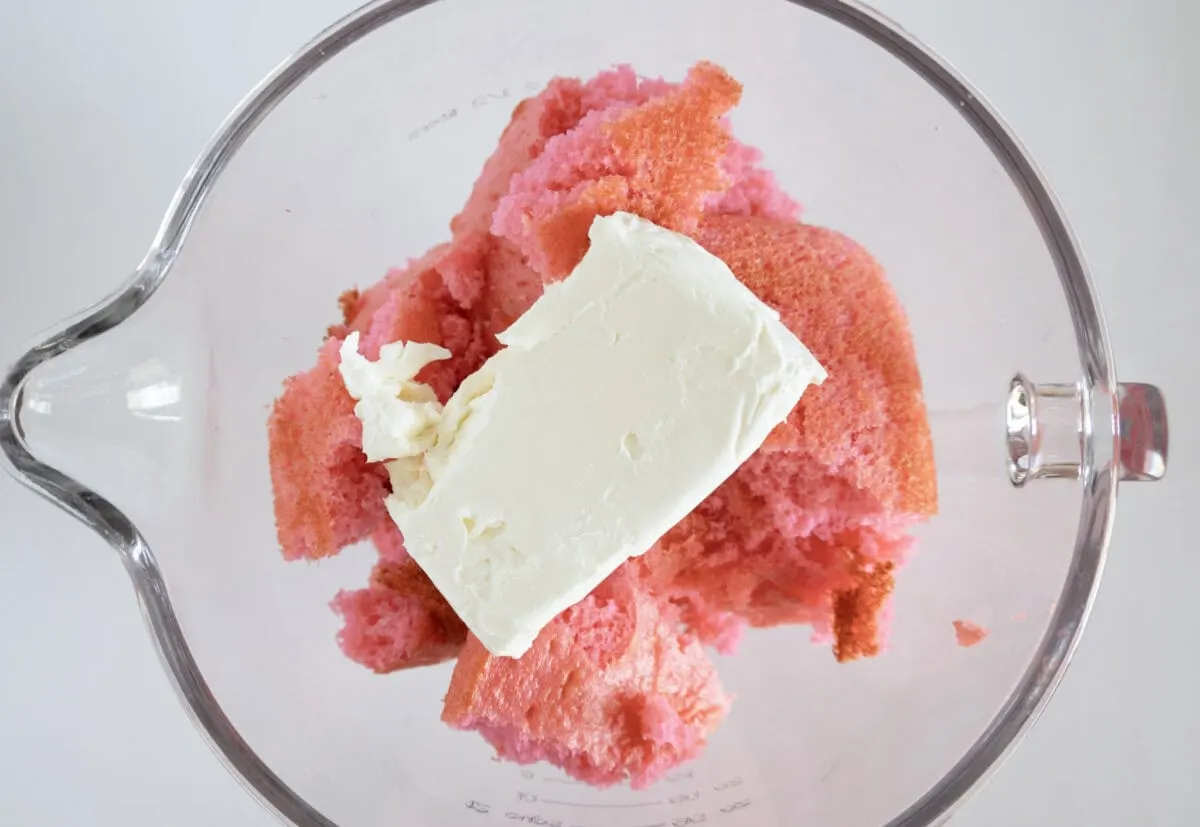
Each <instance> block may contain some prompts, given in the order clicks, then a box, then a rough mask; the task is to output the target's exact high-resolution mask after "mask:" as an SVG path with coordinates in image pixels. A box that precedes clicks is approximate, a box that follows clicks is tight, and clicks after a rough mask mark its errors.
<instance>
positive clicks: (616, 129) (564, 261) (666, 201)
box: [492, 63, 741, 281]
mask: <svg viewBox="0 0 1200 827" xmlns="http://www.w3.org/2000/svg"><path fill="white" fill-rule="evenodd" d="M740 97H741V86H740V85H739V84H738V83H737V81H735V80H734V79H733V78H731V77H730V76H729V75H728V74H726V72H725V71H724V70H723V69H721V68H719V67H717V66H714V65H713V64H711V63H700V64H697V65H696V66H695V67H693V68H692V70H691V71H689V72H688V77H687V80H685V81H684V83H683V84H681V85H680V86H678V87H676V88H673V89H671V90H670V91H668V92H667V93H666V94H663V95H661V96H659V97H655V98H651V99H650V100H648V101H647V102H645V103H643V104H641V105H639V106H631V105H617V106H612V107H610V108H608V109H605V110H595V111H592V112H590V113H588V114H587V115H585V116H584V117H583V118H582V119H581V120H580V121H579V123H578V125H577V126H576V127H575V128H574V129H572V130H571V131H570V132H568V133H566V134H564V135H561V136H556V137H554V138H551V139H550V140H549V141H547V142H546V146H545V149H544V150H543V151H542V153H541V155H540V156H539V157H538V158H537V160H536V161H534V162H533V163H532V164H530V165H529V167H528V168H527V169H525V170H524V171H523V172H521V173H519V174H517V175H515V176H513V179H512V182H511V184H510V186H509V191H508V194H507V195H505V196H504V197H503V198H501V199H500V201H499V203H498V205H497V207H496V213H495V217H494V219H493V222H492V232H493V233H495V234H496V235H498V236H502V237H504V238H507V239H508V240H510V241H512V242H513V243H514V244H515V245H516V246H517V247H518V249H520V250H521V252H522V253H524V254H525V256H526V258H527V259H528V261H529V265H530V266H531V267H532V268H533V269H534V270H535V271H537V272H538V273H539V274H540V275H541V276H542V277H543V279H545V280H547V281H553V280H557V279H561V278H563V277H564V276H566V275H567V274H568V273H569V272H570V271H571V270H572V269H573V268H574V266H575V265H576V264H577V263H578V262H579V259H580V258H582V256H583V253H584V251H585V250H586V248H587V233H588V228H589V227H590V226H591V223H592V219H593V218H595V217H596V216H597V215H610V214H612V213H614V212H616V211H618V210H626V211H628V212H632V213H636V214H637V215H640V216H642V217H643V218H646V219H649V220H650V221H653V222H655V223H656V224H658V225H660V226H662V227H666V228H668V229H672V230H677V231H679V232H690V231H691V230H693V229H695V226H696V223H697V222H698V220H699V218H700V214H701V212H702V211H703V208H704V204H705V202H706V200H707V199H708V198H709V197H710V196H712V195H713V194H714V193H720V192H723V191H724V190H725V189H727V188H728V187H729V184H730V180H729V177H728V175H727V174H726V173H725V172H724V170H722V168H721V161H722V159H723V158H724V157H725V154H726V151H727V150H728V147H729V142H730V137H729V133H728V131H727V130H726V128H725V126H724V124H723V122H722V118H723V116H724V115H725V113H726V112H728V111H729V109H731V108H732V107H733V106H734V105H736V104H737V102H738V100H739V98H740Z"/></svg>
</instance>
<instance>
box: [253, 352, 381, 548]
mask: <svg viewBox="0 0 1200 827" xmlns="http://www.w3.org/2000/svg"><path fill="white" fill-rule="evenodd" d="M340 346H341V341H340V340H339V339H330V340H328V341H327V342H326V343H325V344H324V345H323V346H322V348H321V350H320V353H319V354H318V357H317V364H316V366H315V367H314V368H312V369H311V370H308V371H306V372H304V373H301V374H298V375H296V376H293V377H292V378H290V379H288V380H287V382H286V383H285V384H284V390H283V395H282V396H281V397H280V398H279V400H278V401H277V402H276V403H275V406H274V408H273V409H272V411H271V417H270V420H269V422H268V429H269V433H270V465H271V485H272V489H273V492H274V502H275V523H276V526H277V529H278V532H279V544H280V547H281V549H282V551H283V556H284V558H285V559H287V560H301V559H310V560H311V559H317V558H320V557H327V556H329V555H331V554H335V553H336V552H338V551H339V550H340V549H341V548H342V547H343V546H346V545H349V544H351V543H356V542H358V541H359V540H362V539H364V538H366V537H367V535H369V534H370V533H371V532H372V531H373V530H374V529H375V527H376V526H378V525H379V524H381V523H382V522H383V521H384V520H386V519H387V513H386V511H385V510H384V506H383V498H384V497H385V496H386V495H387V493H388V487H387V474H386V473H384V471H383V469H382V468H377V467H373V466H371V465H369V464H368V463H367V461H366V458H365V457H364V456H363V452H362V425H361V423H359V421H358V419H357V418H356V417H355V416H354V402H353V400H351V399H350V397H349V396H347V395H346V388H345V386H344V385H343V384H342V378H341V375H340V374H339V373H338V370H337V366H338V363H339V358H338V348H339V347H340Z"/></svg>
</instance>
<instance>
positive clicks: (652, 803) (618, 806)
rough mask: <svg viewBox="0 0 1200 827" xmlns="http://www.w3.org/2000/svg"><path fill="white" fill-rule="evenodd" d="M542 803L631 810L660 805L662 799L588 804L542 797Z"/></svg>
mask: <svg viewBox="0 0 1200 827" xmlns="http://www.w3.org/2000/svg"><path fill="white" fill-rule="evenodd" d="M542 803H543V804H556V805H558V806H559V807H583V808H584V809H588V810H631V809H636V808H638V807H661V806H662V805H663V804H665V803H666V802H664V801H641V802H638V803H636V804H589V803H588V802H586V801H554V800H553V799H549V798H543V799H542Z"/></svg>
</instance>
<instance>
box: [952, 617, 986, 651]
mask: <svg viewBox="0 0 1200 827" xmlns="http://www.w3.org/2000/svg"><path fill="white" fill-rule="evenodd" d="M987 636H988V630H987V629H985V628H983V627H982V626H980V625H979V624H978V623H972V622H971V621H969V620H956V621H954V639H955V641H956V642H957V643H958V645H959V646H961V647H963V648H964V649H969V648H971V647H972V646H974V645H975V644H977V643H982V642H983V640H984V638H986V637H987Z"/></svg>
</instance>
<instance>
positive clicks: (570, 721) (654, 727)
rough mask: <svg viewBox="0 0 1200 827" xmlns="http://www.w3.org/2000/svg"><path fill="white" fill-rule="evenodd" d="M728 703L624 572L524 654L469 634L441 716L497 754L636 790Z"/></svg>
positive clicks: (698, 651) (691, 749)
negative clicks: (494, 651)
mask: <svg viewBox="0 0 1200 827" xmlns="http://www.w3.org/2000/svg"><path fill="white" fill-rule="evenodd" d="M729 703H730V699H729V698H728V697H727V696H726V694H725V692H724V690H723V689H722V688H721V684H720V681H719V680H718V678H717V673H716V669H715V668H714V667H713V664H712V661H711V660H710V659H709V657H708V655H707V654H705V652H704V649H703V648H702V647H701V645H700V643H699V642H698V641H697V640H696V639H694V638H692V637H691V636H690V635H687V634H685V633H681V632H680V631H679V630H678V627H677V624H676V623H675V622H674V618H673V617H672V616H671V613H670V611H669V610H667V611H664V610H663V608H662V607H661V606H660V604H659V603H658V601H656V600H655V598H654V597H653V596H652V595H651V594H650V593H649V592H648V591H646V590H645V589H644V588H643V586H642V585H641V584H640V583H639V582H638V581H637V579H636V578H635V577H634V576H633V575H632V574H631V573H630V571H629V570H627V569H624V568H623V569H620V570H618V571H617V572H616V573H615V574H613V575H612V576H611V577H609V578H608V580H606V581H605V582H604V583H603V584H601V586H599V587H598V588H597V589H596V590H595V591H593V592H592V594H591V595H589V596H588V597H587V598H585V599H584V600H583V601H581V602H580V603H578V604H576V605H575V606H573V607H571V608H570V609H567V610H566V611H565V612H564V613H563V614H562V615H560V616H559V617H558V618H556V619H555V620H554V621H552V622H551V623H550V625H549V626H547V627H546V628H545V629H543V630H542V632H541V634H540V635H538V638H537V640H536V641H535V642H534V644H533V647H532V648H531V649H530V650H529V651H528V652H526V653H525V654H524V655H523V656H522V657H520V658H517V659H514V658H504V657H495V656H493V655H491V654H489V653H488V652H487V650H486V649H484V648H483V646H482V645H481V644H480V643H479V641H478V640H476V639H475V638H474V637H473V636H468V638H467V643H466V645H465V646H464V647H463V651H462V654H461V655H459V659H458V664H457V666H456V667H455V669H454V674H453V676H452V678H451V680H450V690H449V692H448V693H447V695H446V703H445V708H444V711H443V713H442V719H443V720H444V721H446V723H448V724H450V725H451V726H454V727H456V728H459V729H474V730H477V731H479V732H480V734H482V735H483V737H484V738H486V739H487V741H488V742H489V743H491V744H492V746H494V747H495V748H496V751H497V753H498V754H499V755H500V756H501V757H503V758H507V759H509V760H512V761H516V762H518V763H522V764H529V763H533V762H536V761H548V762H550V763H551V764H554V765H555V766H557V767H560V768H561V769H563V770H564V771H565V772H566V773H567V774H568V775H570V776H572V777H573V778H577V779H579V780H581V781H585V782H587V783H589V784H593V785H596V786H608V785H611V784H616V783H618V782H620V781H623V780H626V779H628V780H629V782H630V784H631V786H633V787H634V788H641V787H645V786H648V785H649V784H652V783H653V782H655V781H657V780H658V779H660V778H662V777H663V775H665V774H666V773H667V771H668V770H670V769H671V768H673V767H675V766H677V765H678V764H679V763H681V762H683V761H686V760H688V759H690V758H693V757H695V756H696V755H697V754H698V753H699V751H700V750H701V749H702V748H703V746H704V744H705V741H706V739H707V737H708V736H709V734H710V733H712V732H713V730H714V729H715V728H716V727H717V725H718V724H719V723H720V722H721V720H722V719H723V718H724V717H725V714H726V713H727V711H728V708H729Z"/></svg>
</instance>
